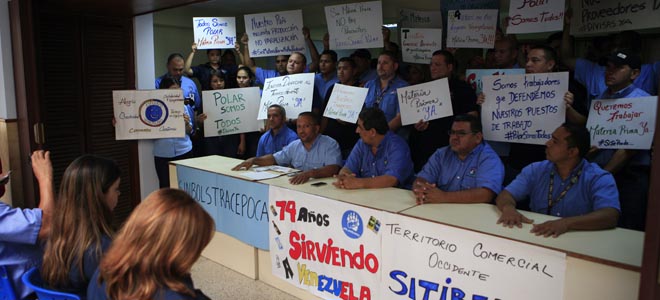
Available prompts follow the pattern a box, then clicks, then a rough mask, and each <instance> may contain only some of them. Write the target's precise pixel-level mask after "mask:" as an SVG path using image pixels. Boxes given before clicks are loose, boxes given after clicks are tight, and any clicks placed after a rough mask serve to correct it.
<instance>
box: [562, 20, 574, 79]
mask: <svg viewBox="0 0 660 300" xmlns="http://www.w3.org/2000/svg"><path fill="white" fill-rule="evenodd" d="M572 15H573V13H572V10H571V8H570V7H569V8H568V9H567V10H566V13H565V14H564V31H562V35H561V62H562V63H563V64H564V65H566V66H567V67H568V68H569V69H571V70H575V62H576V58H575V54H574V52H573V43H571V18H572Z"/></svg>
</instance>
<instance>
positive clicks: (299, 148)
mask: <svg viewBox="0 0 660 300" xmlns="http://www.w3.org/2000/svg"><path fill="white" fill-rule="evenodd" d="M296 124H297V125H296V126H297V129H298V137H299V138H300V139H298V140H295V141H293V142H291V143H290V144H288V145H287V146H285V147H284V148H283V149H282V150H281V151H278V152H276V153H274V154H267V155H264V156H259V157H252V158H249V159H247V160H245V161H244V162H242V163H240V164H238V165H237V166H236V167H234V168H233V169H232V170H234V171H237V170H241V169H249V168H251V167H252V165H258V166H270V165H274V164H278V165H288V166H291V167H293V168H295V169H299V170H302V172H300V173H298V174H296V175H295V176H293V177H291V179H289V182H291V183H292V184H301V183H305V182H307V181H308V180H309V179H310V178H323V177H330V176H332V175H335V174H337V171H339V168H340V166H341V152H340V151H339V145H338V144H337V142H336V141H335V140H333V139H332V138H331V137H328V136H326V135H321V134H319V131H320V130H321V123H320V121H319V118H318V116H317V115H316V114H314V113H312V112H303V113H300V114H299V115H298V122H297V123H296Z"/></svg>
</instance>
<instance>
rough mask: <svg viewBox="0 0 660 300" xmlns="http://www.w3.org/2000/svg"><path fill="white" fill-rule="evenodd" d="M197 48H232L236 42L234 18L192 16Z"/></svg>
mask: <svg viewBox="0 0 660 300" xmlns="http://www.w3.org/2000/svg"><path fill="white" fill-rule="evenodd" d="M193 32H194V36H195V43H197V49H227V48H229V49H233V48H234V45H235V43H236V18H234V17H204V18H193Z"/></svg>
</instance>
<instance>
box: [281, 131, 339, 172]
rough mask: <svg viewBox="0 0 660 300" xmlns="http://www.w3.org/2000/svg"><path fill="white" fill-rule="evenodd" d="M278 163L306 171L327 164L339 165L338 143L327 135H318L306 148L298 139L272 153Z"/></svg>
mask: <svg viewBox="0 0 660 300" xmlns="http://www.w3.org/2000/svg"><path fill="white" fill-rule="evenodd" d="M273 157H275V162H276V163H277V164H278V165H288V166H291V167H293V168H295V169H298V170H302V171H308V170H313V169H319V168H322V167H325V166H329V165H338V166H341V152H340V151H339V144H337V142H336V141H335V140H333V139H332V138H331V137H329V136H327V135H319V136H317V137H316V140H314V142H313V143H312V147H311V148H310V149H309V150H307V149H305V146H304V145H303V143H302V141H301V140H300V139H298V140H295V141H293V142H291V143H290V144H288V145H286V146H284V148H283V149H282V150H281V151H278V152H275V154H273Z"/></svg>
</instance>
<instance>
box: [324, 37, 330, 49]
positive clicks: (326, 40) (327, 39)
mask: <svg viewBox="0 0 660 300" xmlns="http://www.w3.org/2000/svg"><path fill="white" fill-rule="evenodd" d="M327 50H330V34H329V33H327V32H326V33H325V34H324V35H323V51H327Z"/></svg>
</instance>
